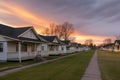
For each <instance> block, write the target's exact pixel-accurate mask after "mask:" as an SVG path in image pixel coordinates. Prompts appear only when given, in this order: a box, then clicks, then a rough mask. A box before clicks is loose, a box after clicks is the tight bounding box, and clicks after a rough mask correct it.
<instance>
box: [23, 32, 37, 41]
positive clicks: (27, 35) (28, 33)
mask: <svg viewBox="0 0 120 80" xmlns="http://www.w3.org/2000/svg"><path fill="white" fill-rule="evenodd" d="M21 37H25V38H31V39H37V37H36V36H35V34H34V33H33V31H32V30H29V31H27V32H25V33H24V35H22V36H21Z"/></svg>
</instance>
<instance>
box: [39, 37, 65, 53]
mask: <svg viewBox="0 0 120 80" xmlns="http://www.w3.org/2000/svg"><path fill="white" fill-rule="evenodd" d="M39 36H40V37H42V38H43V39H45V40H46V41H47V42H49V44H47V45H48V47H47V49H48V54H49V55H58V54H63V53H66V45H65V44H64V43H63V42H62V41H61V40H59V39H58V37H57V36H43V35H39Z"/></svg>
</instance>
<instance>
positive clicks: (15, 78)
mask: <svg viewBox="0 0 120 80" xmlns="http://www.w3.org/2000/svg"><path fill="white" fill-rule="evenodd" d="M93 53H94V51H88V52H81V53H80V54H75V55H73V56H69V57H66V58H64V59H61V60H57V61H55V62H50V63H47V64H42V65H39V66H36V67H32V68H28V69H25V70H22V71H19V72H15V73H12V74H9V75H6V76H3V77H0V80H80V78H81V77H82V75H83V74H84V71H85V69H86V67H87V65H88V63H89V61H90V59H91V57H92V55H93Z"/></svg>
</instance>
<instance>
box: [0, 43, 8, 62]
mask: <svg viewBox="0 0 120 80" xmlns="http://www.w3.org/2000/svg"><path fill="white" fill-rule="evenodd" d="M6 48H7V47H6V42H0V61H5V60H7V55H6V54H7V53H6V52H7V51H6V50H7V49H6Z"/></svg>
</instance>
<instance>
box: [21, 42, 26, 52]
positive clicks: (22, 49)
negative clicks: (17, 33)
mask: <svg viewBox="0 0 120 80" xmlns="http://www.w3.org/2000/svg"><path fill="white" fill-rule="evenodd" d="M21 51H24V52H27V44H25V43H23V44H22V45H21Z"/></svg>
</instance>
